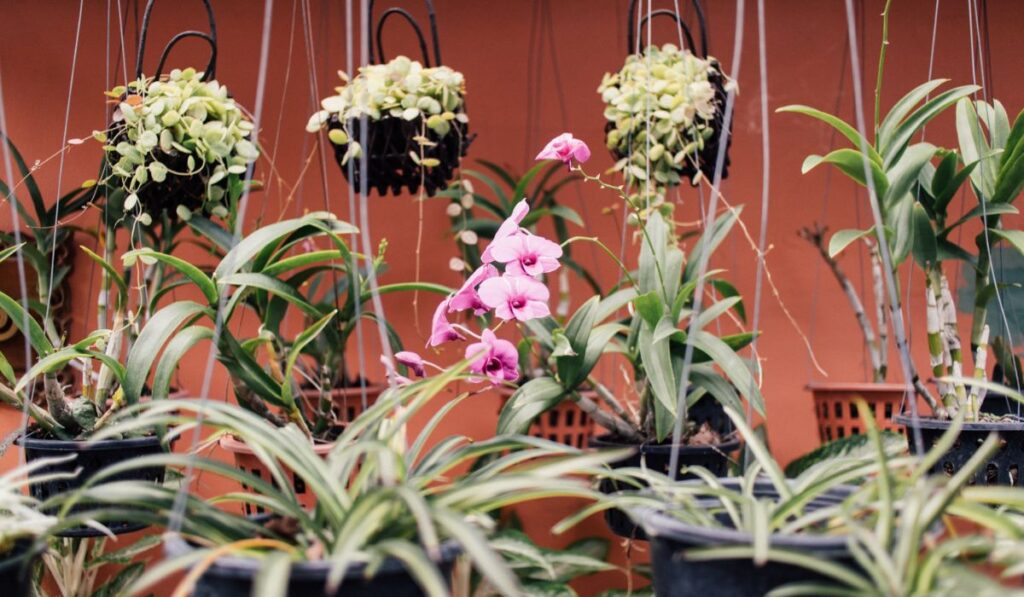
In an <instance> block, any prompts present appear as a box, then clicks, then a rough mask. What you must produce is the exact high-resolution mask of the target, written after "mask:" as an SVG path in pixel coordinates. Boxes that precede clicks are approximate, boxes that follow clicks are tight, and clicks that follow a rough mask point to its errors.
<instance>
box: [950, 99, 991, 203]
mask: <svg viewBox="0 0 1024 597" xmlns="http://www.w3.org/2000/svg"><path fill="white" fill-rule="evenodd" d="M956 134H957V139H958V140H959V141H960V153H962V154H963V156H964V163H965V164H971V163H974V162H979V163H980V162H981V161H982V160H988V159H989V158H990V157H991V156H992V151H991V148H990V147H989V145H988V141H987V140H986V139H985V135H984V133H982V131H981V125H979V124H978V113H977V112H975V110H974V106H973V105H972V103H971V101H970V100H969V99H966V98H965V99H962V100H960V102H959V103H957V105H956ZM971 180H972V181H973V182H974V186H976V187H977V188H978V189H979V190H980V191H981V195H982V197H981V200H983V201H984V200H988V199H991V197H992V195H993V193H994V192H995V182H996V175H995V167H994V166H992V165H990V164H983V165H982V166H981V167H980V168H975V169H974V171H973V172H971Z"/></svg>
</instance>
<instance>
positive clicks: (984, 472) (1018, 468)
mask: <svg viewBox="0 0 1024 597" xmlns="http://www.w3.org/2000/svg"><path fill="white" fill-rule="evenodd" d="M893 422H895V423H896V424H898V425H902V426H904V428H905V430H906V434H907V441H908V442H909V444H910V450H911V453H916V452H918V451H922V452H927V451H929V450H931V449H932V448H933V447H934V446H935V444H937V443H938V441H939V438H941V437H942V434H943V433H945V432H946V431H947V430H948V429H949V426H950V421H946V420H940V419H936V418H934V417H918V419H917V423H916V424H915V423H914V420H913V418H912V417H910V416H908V415H905V414H900V415H896V416H895V417H894V418H893ZM915 427H916V428H918V429H920V430H921V441H922V444H923V445H921V446H920V448H919V447H918V446H917V440H916V436H917V434H916V433H915V432H914V428H915ZM993 432H995V433H998V434H999V440H1000V441H999V450H998V451H996V453H995V454H994V455H993V456H992V458H991V459H989V461H988V462H987V463H985V465H984V466H982V467H980V468H979V469H978V470H977V471H976V472H975V473H974V478H973V480H972V481H971V485H1010V486H1014V487H1024V482H1022V481H1021V474H1022V473H1024V423H1015V422H1007V423H1001V422H984V421H980V422H973V423H964V424H963V428H962V429H961V430H960V435H959V436H958V437H957V439H956V442H954V444H953V447H952V448H950V450H949V451H948V452H946V453H945V454H944V455H943V456H942V458H940V459H939V461H938V462H936V463H935V466H933V467H932V469H931V472H932V474H936V475H947V476H953V475H955V474H956V473H957V471H959V470H960V469H961V468H963V466H964V464H966V463H967V461H968V460H970V459H971V457H972V456H974V453H975V452H976V451H977V449H978V446H980V445H981V444H983V443H984V442H985V440H986V439H987V438H988V436H989V434H990V433H993Z"/></svg>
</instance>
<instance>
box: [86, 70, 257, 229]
mask: <svg viewBox="0 0 1024 597" xmlns="http://www.w3.org/2000/svg"><path fill="white" fill-rule="evenodd" d="M202 76H203V74H202V73H201V72H197V71H196V70H195V69H193V68H187V69H185V70H179V69H174V70H173V71H171V73H170V74H169V75H168V76H167V78H166V79H164V80H154V79H147V78H142V79H139V80H137V81H133V82H131V83H129V84H128V85H127V87H125V86H120V87H116V88H114V89H112V90H111V91H109V92H108V93H107V95H109V96H110V97H113V98H115V99H117V100H118V102H119V103H118V107H117V109H116V110H115V112H114V122H113V124H112V126H111V128H110V129H109V130H107V131H106V132H100V133H95V137H96V138H97V140H99V141H100V142H102V143H104V146H103V149H104V151H106V152H107V153H108V156H109V158H108V159H109V162H110V172H111V177H112V178H113V180H116V181H117V183H118V186H120V187H121V188H123V189H124V190H125V192H127V193H128V196H127V199H126V200H125V210H126V211H134V208H135V206H136V205H137V201H138V200H137V197H136V194H137V193H138V192H139V191H140V190H141V189H142V188H143V187H144V186H145V185H146V184H147V183H150V182H153V183H163V182H165V181H166V180H167V179H168V177H175V176H178V177H191V176H200V177H202V178H203V179H204V182H205V185H206V197H205V200H206V210H207V212H208V213H215V211H222V210H224V209H225V206H224V203H225V193H226V192H227V188H226V187H227V185H226V179H227V178H228V177H229V176H230V175H234V176H235V177H239V176H243V175H244V174H245V172H246V170H247V168H249V167H250V164H252V163H253V162H255V161H256V160H257V158H259V156H260V150H259V148H258V147H257V146H256V144H254V143H253V142H252V141H251V140H250V137H251V136H252V132H253V126H254V125H253V123H252V121H251V120H250V119H249V118H248V116H247V115H246V114H245V113H244V111H243V110H242V108H240V107H239V106H238V105H237V104H236V103H235V100H234V99H232V98H231V97H230V95H229V94H228V89H227V87H225V86H223V85H221V84H220V83H218V82H217V81H203V80H202ZM182 158H184V161H183V162H182ZM218 207H220V210H217V209H216V208H218ZM217 215H223V214H217Z"/></svg>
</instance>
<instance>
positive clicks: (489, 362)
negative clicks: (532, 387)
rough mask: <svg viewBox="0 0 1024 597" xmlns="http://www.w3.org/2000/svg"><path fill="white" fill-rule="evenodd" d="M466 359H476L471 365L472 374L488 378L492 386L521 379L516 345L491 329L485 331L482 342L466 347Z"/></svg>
mask: <svg viewBox="0 0 1024 597" xmlns="http://www.w3.org/2000/svg"><path fill="white" fill-rule="evenodd" d="M466 358H467V359H475V360H474V361H473V362H472V363H471V364H470V365H469V370H470V372H472V373H475V374H477V375H482V376H484V377H486V378H487V379H488V380H490V382H491V383H492V384H495V385H497V384H500V383H502V382H504V381H515V380H517V379H519V353H518V352H516V347H515V345H514V344H512V343H511V342H509V341H508V340H502V339H501V338H498V337H497V336H495V335H494V332H492V331H491V330H489V329H487V330H484V332H483V334H482V336H481V338H480V342H474V343H473V344H470V345H469V346H467V347H466ZM476 381H482V380H476Z"/></svg>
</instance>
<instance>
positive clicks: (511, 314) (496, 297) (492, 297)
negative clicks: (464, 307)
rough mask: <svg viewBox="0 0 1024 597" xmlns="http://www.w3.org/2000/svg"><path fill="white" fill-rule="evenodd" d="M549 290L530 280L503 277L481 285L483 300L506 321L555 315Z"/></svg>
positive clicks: (528, 278)
mask: <svg viewBox="0 0 1024 597" xmlns="http://www.w3.org/2000/svg"><path fill="white" fill-rule="evenodd" d="M550 296H551V293H550V292H549V291H548V287H547V286H545V285H544V284H542V283H541V282H538V281H537V280H534V279H533V278H530V277H528V276H516V275H510V274H507V273H506V274H503V275H502V276H501V277H500V278H491V279H490V280H485V281H484V283H483V284H481V285H480V300H482V301H483V302H484V304H485V305H487V306H488V307H490V308H491V309H494V314H495V315H497V316H498V317H499V318H501V319H504V320H509V319H515V320H517V321H527V320H530V319H536V318H538V317H547V316H548V315H550V314H551V309H549V308H548V299H549V298H550Z"/></svg>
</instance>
